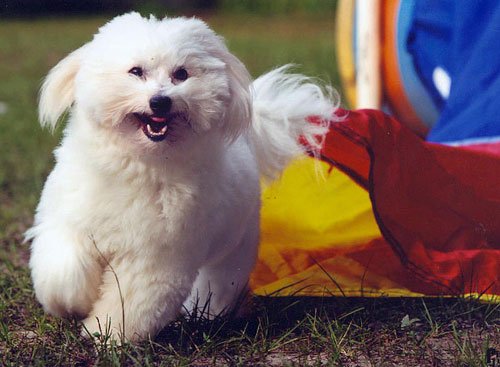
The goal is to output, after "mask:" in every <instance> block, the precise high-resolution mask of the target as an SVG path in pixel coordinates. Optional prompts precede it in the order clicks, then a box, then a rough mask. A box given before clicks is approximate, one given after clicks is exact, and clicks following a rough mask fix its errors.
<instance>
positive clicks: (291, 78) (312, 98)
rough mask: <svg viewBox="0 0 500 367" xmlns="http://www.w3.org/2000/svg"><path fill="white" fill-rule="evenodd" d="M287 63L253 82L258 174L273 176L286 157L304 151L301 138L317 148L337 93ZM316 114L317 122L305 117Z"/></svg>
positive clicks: (325, 130)
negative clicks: (291, 69)
mask: <svg viewBox="0 0 500 367" xmlns="http://www.w3.org/2000/svg"><path fill="white" fill-rule="evenodd" d="M289 69H290V65H285V66H282V67H280V68H278V69H275V70H272V71H271V72H269V73H267V74H264V75H262V76H261V77H259V78H258V79H256V80H255V81H254V82H253V84H252V97H253V121H252V130H251V133H250V135H251V139H252V143H253V145H254V148H255V154H256V156H257V162H258V165H259V171H260V173H261V175H262V176H263V177H264V178H266V179H268V180H272V179H274V178H276V176H278V175H279V174H280V173H281V171H282V170H283V169H284V168H285V167H286V165H287V164H288V163H289V161H290V160H291V159H293V158H295V157H297V156H299V155H301V154H304V153H305V147H304V146H303V145H302V144H300V142H299V140H300V139H304V140H305V141H306V142H307V143H308V145H309V146H310V147H311V148H312V149H313V153H314V150H316V151H319V149H320V148H321V145H322V144H323V140H324V139H323V137H324V134H325V133H326V132H327V130H328V121H330V120H332V119H333V118H334V112H335V110H336V108H337V107H338V100H339V98H338V96H337V94H336V92H335V91H334V89H333V88H331V87H320V86H319V85H318V84H316V83H314V82H313V80H312V79H310V78H307V77H305V76H303V75H299V74H291V73H289ZM312 116H316V117H318V118H317V119H315V120H317V121H319V122H320V123H319V124H316V123H311V122H310V121H308V118H310V117H312Z"/></svg>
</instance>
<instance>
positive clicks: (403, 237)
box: [321, 110, 500, 295]
mask: <svg viewBox="0 0 500 367" xmlns="http://www.w3.org/2000/svg"><path fill="white" fill-rule="evenodd" d="M342 114H345V115H346V117H345V119H344V120H343V121H341V122H332V126H331V129H330V132H329V133H328V135H327V137H326V144H325V147H324V149H323V150H322V152H321V158H322V159H323V160H324V161H326V162H329V163H330V164H332V165H334V166H336V167H338V168H340V169H341V170H343V171H344V172H345V173H347V174H348V175H350V176H351V177H352V179H353V180H355V181H356V182H357V183H358V184H360V185H361V186H362V187H364V188H365V189H367V190H368V191H369V193H370V198H371V201H372V206H373V211H374V214H375V217H376V219H377V223H378V225H379V227H380V230H381V233H382V234H383V236H384V238H383V239H379V240H375V241H372V243H370V244H369V246H366V247H365V248H364V249H363V250H362V251H360V252H358V253H354V254H352V255H351V256H352V258H353V259H355V260H356V261H358V262H360V263H362V264H364V265H365V266H366V267H369V268H370V270H371V271H375V272H378V273H380V274H381V275H383V276H386V277H388V278H389V279H394V280H396V281H397V282H399V283H400V284H402V285H404V286H405V287H407V288H408V289H409V290H411V291H414V292H419V293H424V294H429V295H437V294H467V293H483V292H484V293H487V294H500V283H499V278H500V143H492V144H481V145H476V146H464V147H450V146H446V145H440V144H433V143H428V142H425V141H423V140H421V139H420V138H419V137H417V136H416V135H414V134H413V133H412V132H411V131H410V130H408V129H407V128H406V127H404V126H403V125H401V124H400V123H398V122H397V121H396V120H394V119H393V118H391V117H390V116H388V115H385V114H384V113H382V112H380V111H374V110H359V111H343V112H341V115H342Z"/></svg>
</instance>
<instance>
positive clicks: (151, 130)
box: [146, 124, 155, 135]
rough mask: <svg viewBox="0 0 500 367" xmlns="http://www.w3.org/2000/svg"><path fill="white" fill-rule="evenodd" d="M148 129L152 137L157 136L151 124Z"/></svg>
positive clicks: (147, 126)
mask: <svg viewBox="0 0 500 367" xmlns="http://www.w3.org/2000/svg"><path fill="white" fill-rule="evenodd" d="M146 128H147V129H148V133H150V134H151V135H155V133H154V131H153V128H152V127H151V125H150V124H147V125H146Z"/></svg>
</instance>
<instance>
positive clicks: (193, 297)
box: [27, 13, 335, 341]
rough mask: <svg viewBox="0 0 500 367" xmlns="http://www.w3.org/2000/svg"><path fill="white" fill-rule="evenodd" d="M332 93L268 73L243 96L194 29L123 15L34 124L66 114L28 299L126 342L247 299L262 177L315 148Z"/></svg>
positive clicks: (73, 68)
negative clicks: (190, 311)
mask: <svg viewBox="0 0 500 367" xmlns="http://www.w3.org/2000/svg"><path fill="white" fill-rule="evenodd" d="M332 95H333V94H332V93H331V89H329V88H326V89H325V88H320V87H318V86H317V85H315V84H313V83H312V82H311V81H310V80H308V79H307V78H305V77H303V76H300V75H290V74H287V72H286V68H280V69H277V70H274V71H272V72H270V73H268V74H266V75H264V76H262V77H260V78H258V79H257V80H255V81H254V82H253V83H251V81H250V77H249V74H248V72H247V70H246V69H245V67H244V65H243V64H242V63H241V62H240V61H239V60H238V59H237V58H236V57H235V56H234V55H232V54H231V53H230V52H229V51H228V50H227V48H226V46H225V45H224V42H223V40H222V39H221V38H220V37H218V36H217V35H216V34H215V33H214V32H213V31H212V30H210V29H209V28H208V27H207V25H206V24H205V23H204V22H202V21H200V20H198V19H194V18H189V19H188V18H165V19H163V20H161V21H160V20H157V19H155V18H153V17H151V18H149V19H145V18H142V17H141V16H140V15H139V14H137V13H130V14H126V15H123V16H119V17H117V18H115V19H113V20H112V21H111V22H109V23H108V24H106V25H104V26H103V27H102V28H101V29H100V30H99V32H98V33H97V34H96V35H95V36H94V38H93V40H92V41H91V42H89V43H88V44H86V45H84V46H82V47H81V48H79V49H78V50H76V51H74V52H73V53H71V54H70V55H68V56H67V57H66V58H65V59H63V60H62V61H61V62H60V63H59V64H58V65H57V66H55V67H54V69H53V70H52V71H51V72H50V73H49V75H48V76H47V78H46V80H45V82H44V84H43V87H42V90H41V96H40V106H39V109H40V119H41V124H42V125H49V126H52V127H54V126H55V125H56V123H57V121H58V120H59V118H60V117H61V116H62V115H63V114H64V112H65V111H66V110H67V109H68V108H71V116H70V118H69V121H68V124H67V126H66V128H65V131H64V139H63V141H62V143H61V145H60V146H59V147H58V148H57V149H56V150H55V157H56V165H55V167H54V170H53V171H52V173H51V174H50V176H49V177H48V179H47V182H46V183H45V187H44V189H43V192H42V197H41V200H40V204H39V205H38V209H37V213H36V216H35V224H34V226H33V227H32V228H31V229H30V230H29V231H28V232H27V238H29V239H33V243H32V252H31V260H30V267H31V271H32V277H33V283H34V287H35V292H36V296H37V298H38V300H39V301H40V303H41V304H42V305H43V307H44V309H45V310H46V311H47V312H49V313H51V314H53V315H57V316H77V317H81V318H84V320H83V324H84V326H85V328H86V329H87V330H88V331H90V333H94V332H96V331H97V332H99V331H101V332H104V330H105V329H106V328H107V327H109V328H110V330H111V333H112V334H113V335H114V336H115V337H116V336H117V335H120V333H121V336H123V335H124V336H125V337H126V338H127V340H130V341H138V340H142V339H145V338H148V337H150V336H154V335H155V334H156V333H157V332H158V331H159V330H160V329H161V328H163V327H164V326H165V325H166V324H167V323H168V322H169V321H172V320H173V319H174V318H175V317H176V316H177V315H178V313H179V312H180V311H181V309H182V306H183V304H184V305H186V306H187V307H193V305H195V304H201V305H203V304H204V302H205V301H207V300H208V299H210V311H211V312H212V313H215V314H216V313H218V312H221V311H223V310H226V309H228V308H229V307H231V306H232V305H234V303H235V300H236V299H237V298H238V296H239V295H240V294H241V292H242V291H244V290H245V289H246V286H247V282H248V278H249V275H250V273H251V271H252V268H253V266H254V263H255V260H256V254H257V247H258V243H259V210H260V177H261V176H265V177H272V176H273V175H275V174H279V172H280V171H281V170H282V169H283V168H284V166H285V165H286V164H287V162H289V160H290V159H291V158H293V157H296V156H297V155H299V154H301V153H303V148H302V147H301V145H300V144H299V143H298V141H299V138H300V137H301V136H302V137H303V138H305V139H307V140H308V141H309V143H310V144H312V146H315V147H316V148H317V147H319V144H320V143H321V142H320V140H318V136H321V135H322V134H323V133H324V132H325V130H326V127H325V126H324V125H322V126H320V125H313V124H310V123H308V122H307V117H308V116H311V115H317V116H320V117H322V118H324V120H325V121H326V119H328V118H330V117H331V116H332V114H333V112H334V110H335V105H334V104H335V103H334V102H333V99H332Z"/></svg>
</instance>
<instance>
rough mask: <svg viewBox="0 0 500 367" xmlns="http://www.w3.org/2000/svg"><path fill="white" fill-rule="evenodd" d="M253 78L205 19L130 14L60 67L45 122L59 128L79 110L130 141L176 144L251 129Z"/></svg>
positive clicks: (47, 86) (44, 97) (46, 90)
mask: <svg viewBox="0 0 500 367" xmlns="http://www.w3.org/2000/svg"><path fill="white" fill-rule="evenodd" d="M249 84H250V77H249V75H248V72H247V70H246V68H245V67H244V65H243V64H242V63H241V62H240V61H239V60H238V59H237V58H236V57H235V56H234V55H232V54H231V53H230V52H229V51H228V49H227V48H226V46H225V44H224V42H223V40H222V39H221V38H220V37H218V36H217V35H216V34H215V33H214V32H213V31H212V30H210V29H209V28H208V27H207V25H206V24H205V23H204V22H202V21H201V20H198V19H195V18H165V19H163V20H161V21H160V20H157V19H155V18H154V17H150V18H149V19H146V18H143V17H141V16H140V15H139V14H137V13H129V14H125V15H122V16H119V17H116V18H115V19H113V20H112V21H110V22H109V23H108V24H106V25H104V26H103V27H102V28H101V29H100V30H99V32H98V33H97V34H96V35H95V36H94V38H93V40H92V41H91V42H89V43H87V44H86V45H84V46H82V47H81V48H79V49H77V50H76V51H74V52H73V53H71V54H70V55H68V56H67V57H66V58H65V59H63V60H62V61H60V62H59V64H58V65H56V66H55V67H54V68H53V69H52V70H51V72H50V73H49V75H48V76H47V78H46V80H45V82H44V84H43V86H42V90H41V95H40V106H39V110H40V120H41V123H42V124H43V125H50V126H52V127H54V126H55V125H56V123H57V121H58V120H59V119H60V117H61V115H62V114H63V113H64V112H65V111H66V110H67V109H68V108H70V107H71V106H72V105H73V106H74V107H73V108H74V109H76V110H77V111H75V113H78V114H83V116H85V118H84V120H85V121H88V122H89V123H95V124H97V125H98V126H99V127H103V128H105V129H109V130H110V131H113V130H119V131H120V134H121V135H122V136H124V139H132V140H133V141H134V142H137V141H140V142H141V143H143V144H146V145H150V146H151V145H152V144H155V145H158V144H167V145H172V144H175V142H177V141H179V140H183V139H190V138H191V137H192V136H196V135H199V134H205V133H207V132H209V131H210V132H213V131H216V132H217V131H218V132H220V135H221V136H223V137H225V138H227V139H234V138H235V137H237V136H238V135H239V134H240V133H241V131H242V130H243V129H245V127H247V126H248V124H249V123H250V116H251V103H250V91H249Z"/></svg>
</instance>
